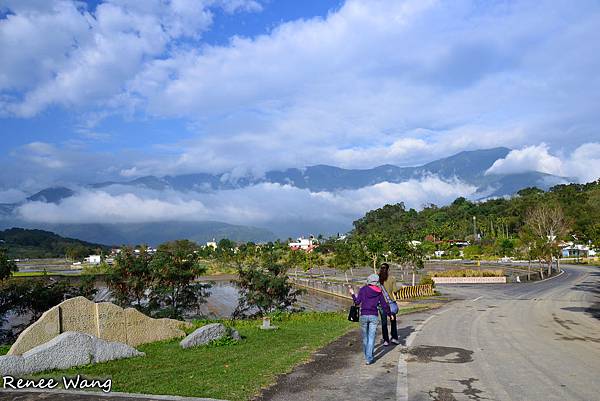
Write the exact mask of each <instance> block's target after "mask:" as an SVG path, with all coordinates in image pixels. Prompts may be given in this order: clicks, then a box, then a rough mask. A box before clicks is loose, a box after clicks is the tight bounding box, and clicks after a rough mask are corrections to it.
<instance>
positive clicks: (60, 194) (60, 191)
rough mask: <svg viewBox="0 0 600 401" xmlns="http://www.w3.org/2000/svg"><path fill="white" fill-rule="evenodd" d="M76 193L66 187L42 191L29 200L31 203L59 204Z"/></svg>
mask: <svg viewBox="0 0 600 401" xmlns="http://www.w3.org/2000/svg"><path fill="white" fill-rule="evenodd" d="M74 194H75V192H74V191H73V190H71V189H69V188H65V187H53V188H46V189H43V190H41V191H40V192H38V193H35V194H33V195H31V196H30V197H28V198H27V200H28V201H31V202H47V203H59V202H60V201H61V200H63V199H65V198H68V197H70V196H73V195H74Z"/></svg>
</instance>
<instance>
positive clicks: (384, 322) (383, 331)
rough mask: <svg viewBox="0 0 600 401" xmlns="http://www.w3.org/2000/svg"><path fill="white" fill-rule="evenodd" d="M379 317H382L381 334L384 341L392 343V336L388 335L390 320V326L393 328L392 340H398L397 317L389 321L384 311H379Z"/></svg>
mask: <svg viewBox="0 0 600 401" xmlns="http://www.w3.org/2000/svg"><path fill="white" fill-rule="evenodd" d="M379 315H380V317H381V334H382V335H383V341H387V342H388V343H389V342H390V335H389V334H388V325H387V323H388V320H389V321H390V326H391V327H392V338H393V339H394V340H397V339H398V326H397V325H396V321H397V317H396V315H394V319H393V320H392V319H388V317H387V316H386V314H385V312H383V311H382V310H380V311H379Z"/></svg>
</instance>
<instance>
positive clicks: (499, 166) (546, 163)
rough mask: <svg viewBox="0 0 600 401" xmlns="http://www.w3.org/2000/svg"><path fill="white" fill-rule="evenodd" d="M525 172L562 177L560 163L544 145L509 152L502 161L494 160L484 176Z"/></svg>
mask: <svg viewBox="0 0 600 401" xmlns="http://www.w3.org/2000/svg"><path fill="white" fill-rule="evenodd" d="M525 171H539V172H542V173H547V174H554V175H562V174H563V169H562V161H561V160H560V159H559V158H558V157H556V156H552V155H551V154H550V153H549V151H548V146H547V145H545V144H541V145H538V146H526V147H524V148H523V149H518V150H513V151H511V152H510V153H509V154H508V155H507V156H506V158H504V159H498V160H496V161H495V162H494V164H493V165H492V167H490V168H489V169H488V170H487V171H486V172H485V174H486V175H487V174H515V173H522V172H525Z"/></svg>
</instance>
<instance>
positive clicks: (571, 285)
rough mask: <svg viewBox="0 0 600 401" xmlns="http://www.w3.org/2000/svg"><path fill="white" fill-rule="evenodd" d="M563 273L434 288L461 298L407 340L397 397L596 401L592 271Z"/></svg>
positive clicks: (599, 375) (596, 310)
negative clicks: (522, 280)
mask: <svg viewBox="0 0 600 401" xmlns="http://www.w3.org/2000/svg"><path fill="white" fill-rule="evenodd" d="M563 269H564V273H563V274H562V275H560V276H557V277H554V278H551V279H549V280H547V281H542V282H537V283H528V284H508V285H490V286H484V287H482V286H453V287H452V286H445V287H442V291H443V292H445V293H449V294H452V295H453V296H456V297H458V298H462V299H463V300H462V301H459V302H453V303H452V304H450V305H449V306H448V307H447V308H445V309H443V310H440V311H438V312H437V313H436V314H434V315H433V316H432V317H430V318H428V319H426V320H425V321H424V322H423V323H424V324H422V327H420V328H417V332H416V333H415V334H414V335H413V337H412V338H409V340H408V342H409V348H408V349H407V350H406V352H405V353H403V354H402V356H401V357H400V360H399V365H398V366H399V383H398V384H399V385H398V399H401V400H411V401H425V400H426V401H432V400H434V401H446V400H448V401H454V400H499V401H504V400H507V401H508V400H523V401H525V400H526V401H536V400H539V401H550V400H560V401H564V400H585V401H598V400H600V268H598V267H595V268H594V267H580V266H565V267H563ZM405 376H406V377H405Z"/></svg>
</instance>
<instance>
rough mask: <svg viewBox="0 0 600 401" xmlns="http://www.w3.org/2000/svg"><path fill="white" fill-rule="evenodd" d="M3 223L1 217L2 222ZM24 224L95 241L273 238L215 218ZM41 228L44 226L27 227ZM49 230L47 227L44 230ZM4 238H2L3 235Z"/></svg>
mask: <svg viewBox="0 0 600 401" xmlns="http://www.w3.org/2000/svg"><path fill="white" fill-rule="evenodd" d="M1 224H3V222H2V221H0V225H1ZM18 224H19V225H21V226H22V227H28V228H34V227H35V228H41V229H44V230H48V231H52V232H53V233H57V234H60V235H62V236H65V237H70V238H78V239H79V240H81V241H83V242H85V241H89V243H91V244H92V245H96V243H104V244H113V245H138V244H148V245H151V246H156V245H159V244H162V243H163V242H167V241H172V240H176V239H189V240H192V241H195V242H198V243H199V244H202V243H205V242H207V241H211V240H212V239H213V238H215V239H216V240H219V239H221V238H229V239H231V240H233V241H255V242H261V241H272V240H275V238H276V237H275V234H273V233H272V232H271V231H269V230H266V229H263V228H257V227H249V226H237V225H232V224H226V223H221V222H214V221H204V222H179V221H171V222H160V223H121V224H46V223H30V222H19V223H18ZM27 231H40V230H27ZM41 232H46V231H41ZM0 239H1V238H0Z"/></svg>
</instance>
